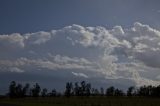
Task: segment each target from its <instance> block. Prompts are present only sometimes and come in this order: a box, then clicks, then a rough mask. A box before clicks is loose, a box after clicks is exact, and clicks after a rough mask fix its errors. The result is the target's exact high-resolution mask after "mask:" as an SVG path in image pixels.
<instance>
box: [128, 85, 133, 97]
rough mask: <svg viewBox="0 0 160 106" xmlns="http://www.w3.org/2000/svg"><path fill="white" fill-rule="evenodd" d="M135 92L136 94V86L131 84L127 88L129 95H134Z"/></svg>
mask: <svg viewBox="0 0 160 106" xmlns="http://www.w3.org/2000/svg"><path fill="white" fill-rule="evenodd" d="M133 94H134V87H133V86H131V87H129V88H128V90H127V96H133Z"/></svg>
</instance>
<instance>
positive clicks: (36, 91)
mask: <svg viewBox="0 0 160 106" xmlns="http://www.w3.org/2000/svg"><path fill="white" fill-rule="evenodd" d="M40 91H41V87H40V86H39V84H38V83H36V84H35V85H34V86H33V88H32V89H31V92H32V96H33V97H38V96H39V93H40Z"/></svg>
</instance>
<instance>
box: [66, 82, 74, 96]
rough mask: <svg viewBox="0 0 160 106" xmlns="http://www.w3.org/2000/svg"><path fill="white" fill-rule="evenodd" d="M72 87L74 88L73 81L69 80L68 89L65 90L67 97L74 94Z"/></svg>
mask: <svg viewBox="0 0 160 106" xmlns="http://www.w3.org/2000/svg"><path fill="white" fill-rule="evenodd" d="M72 89H73V86H72V83H71V82H67V83H66V90H65V95H66V96H67V97H70V96H71V94H72Z"/></svg>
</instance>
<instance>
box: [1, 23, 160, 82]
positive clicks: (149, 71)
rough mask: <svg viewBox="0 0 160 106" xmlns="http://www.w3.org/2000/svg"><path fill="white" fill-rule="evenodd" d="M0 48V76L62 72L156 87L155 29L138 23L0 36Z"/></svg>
mask: <svg viewBox="0 0 160 106" xmlns="http://www.w3.org/2000/svg"><path fill="white" fill-rule="evenodd" d="M0 50H1V51H2V52H1V53H0V67H1V68H0V71H1V72H4V70H5V71H8V72H9V71H12V72H26V70H28V69H27V68H31V67H34V68H37V69H41V70H65V69H66V70H71V71H70V72H71V73H72V74H73V75H75V76H81V77H86V76H87V78H92V77H93V78H95V79H96V78H99V76H100V77H102V78H104V79H120V78H122V79H126V80H132V81H135V82H136V84H137V85H142V84H154V85H157V84H160V81H159V80H158V79H155V78H157V76H155V75H157V74H160V72H159V71H158V70H159V68H160V31H159V30H156V29H154V28H151V27H150V26H149V25H144V24H141V23H139V22H136V23H134V25H133V27H131V28H124V29H123V28H122V27H121V26H115V27H113V29H107V28H106V27H100V26H97V27H83V26H80V25H72V26H66V27H64V28H62V29H59V30H52V31H50V32H45V31H40V32H36V33H27V34H19V33H14V34H10V35H0ZM2 70H3V71H2ZM22 70H23V71H22ZM73 70H74V71H73ZM31 71H32V70H31ZM79 71H80V72H79ZM83 72H85V75H84V74H82V73H83ZM153 72H154V74H153ZM87 73H88V74H87ZM143 73H144V74H143ZM96 76H98V77H96ZM147 76H151V77H150V78H148V77H147Z"/></svg>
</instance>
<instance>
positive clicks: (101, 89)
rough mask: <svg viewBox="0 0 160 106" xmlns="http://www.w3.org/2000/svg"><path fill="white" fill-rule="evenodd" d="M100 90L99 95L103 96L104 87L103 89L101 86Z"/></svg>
mask: <svg viewBox="0 0 160 106" xmlns="http://www.w3.org/2000/svg"><path fill="white" fill-rule="evenodd" d="M100 91H101V96H103V95H104V89H103V87H101V88H100Z"/></svg>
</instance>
